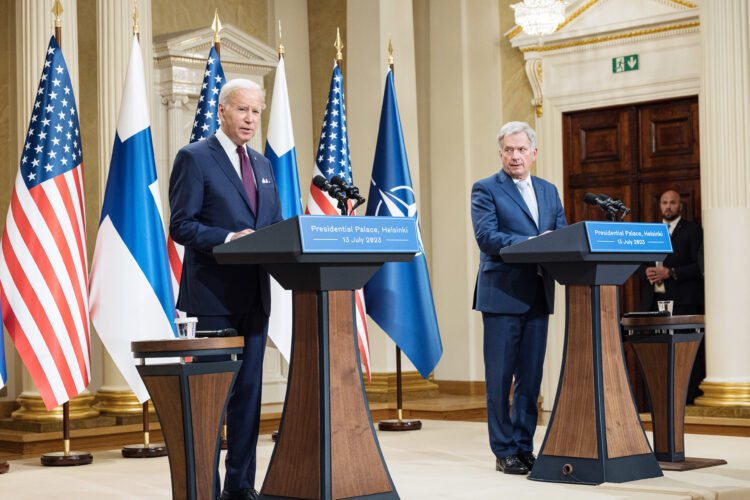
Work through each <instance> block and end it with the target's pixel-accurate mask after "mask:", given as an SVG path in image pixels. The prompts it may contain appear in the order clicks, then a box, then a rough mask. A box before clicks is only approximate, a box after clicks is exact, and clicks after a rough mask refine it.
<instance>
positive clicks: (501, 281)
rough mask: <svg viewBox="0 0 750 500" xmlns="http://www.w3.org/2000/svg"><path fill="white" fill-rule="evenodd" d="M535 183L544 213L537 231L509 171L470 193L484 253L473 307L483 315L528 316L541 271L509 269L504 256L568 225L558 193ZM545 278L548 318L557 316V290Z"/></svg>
mask: <svg viewBox="0 0 750 500" xmlns="http://www.w3.org/2000/svg"><path fill="white" fill-rule="evenodd" d="M531 179H532V180H531V184H532V186H533V187H534V193H535V194H536V200H537V205H538V208H539V227H538V228H537V226H536V224H534V219H533V218H532V217H531V212H529V208H528V207H527V206H526V202H525V201H524V200H523V197H522V196H521V193H520V192H519V191H518V188H517V187H516V185H515V184H514V183H513V179H512V178H511V177H509V176H508V174H506V173H505V171H504V170H500V172H498V173H497V174H495V175H492V176H490V177H488V178H486V179H482V180H480V181H477V182H476V183H475V184H474V187H473V188H472V190H471V222H472V224H473V225H474V237H475V238H476V240H477V244H478V245H479V250H480V256H479V272H478V273H477V282H476V287H475V288H474V304H473V307H474V309H476V310H478V311H482V312H488V313H495V314H523V313H525V312H527V311H528V310H529V308H530V307H531V306H532V305H533V304H534V300H535V298H536V293H537V290H536V289H537V283H538V279H537V271H538V266H537V265H536V264H506V263H504V262H503V261H502V259H501V258H500V250H501V249H502V248H504V247H507V246H510V245H514V244H516V243H521V242H522V241H526V240H528V239H529V238H530V237H531V236H538V235H540V234H542V233H544V232H545V231H548V230H555V229H560V228H561V227H565V226H567V225H568V223H567V222H566V220H565V212H563V208H562V203H561V202H560V196H559V195H558V193H557V188H556V187H555V186H554V185H553V184H551V183H549V182H547V181H545V180H543V179H540V178H539V177H533V176H532V178H531ZM542 278H543V283H544V292H545V297H546V299H547V308H548V311H547V312H549V313H552V312H553V308H554V290H555V284H554V281H553V280H552V278H551V277H550V276H549V275H548V274H547V273H544V272H543V273H542Z"/></svg>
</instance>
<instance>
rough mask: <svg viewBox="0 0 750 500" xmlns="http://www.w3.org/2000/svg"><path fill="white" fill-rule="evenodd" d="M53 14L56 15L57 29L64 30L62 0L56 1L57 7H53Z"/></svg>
mask: <svg viewBox="0 0 750 500" xmlns="http://www.w3.org/2000/svg"><path fill="white" fill-rule="evenodd" d="M52 13H53V14H54V15H55V28H62V19H61V18H60V16H62V13H63V6H62V4H61V3H60V0H55V5H53V6H52Z"/></svg>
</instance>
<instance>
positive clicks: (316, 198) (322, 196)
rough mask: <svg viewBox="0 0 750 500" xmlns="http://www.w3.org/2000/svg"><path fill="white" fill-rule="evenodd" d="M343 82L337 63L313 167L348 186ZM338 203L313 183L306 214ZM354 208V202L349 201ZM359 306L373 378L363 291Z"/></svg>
mask: <svg viewBox="0 0 750 500" xmlns="http://www.w3.org/2000/svg"><path fill="white" fill-rule="evenodd" d="M343 83H344V79H343V77H342V76H341V70H340V69H339V66H338V64H336V65H334V67H333V75H332V76H331V88H330V90H329V91H328V102H327V103H326V111H325V114H324V115H323V127H322V130H321V132H320V142H319V143H318V151H317V157H316V158H315V166H314V167H313V175H312V176H313V178H315V176H316V175H322V176H324V177H325V178H326V179H328V180H329V181H330V180H331V177H333V176H334V175H338V176H339V177H341V178H342V179H344V180H345V181H346V182H347V183H349V184H351V183H352V166H351V162H350V161H349V139H348V137H347V133H346V106H344V85H343ZM337 206H338V202H337V201H336V200H334V199H333V198H331V197H330V196H328V194H326V193H324V192H323V191H321V190H320V189H318V188H317V187H315V186H314V185H313V184H312V183H311V184H310V197H309V198H308V200H307V210H306V211H305V213H307V214H313V215H339V214H340V212H339V210H338V208H337ZM349 208H350V209H351V201H349ZM354 297H355V303H356V307H357V314H356V318H357V339H358V344H359V353H360V357H361V358H362V362H363V363H364V365H365V370H366V371H367V378H368V379H369V378H370V343H369V340H368V337H367V321H366V320H365V298H364V294H363V293H362V290H361V289H360V290H356V291H355V293H354Z"/></svg>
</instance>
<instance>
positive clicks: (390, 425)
mask: <svg viewBox="0 0 750 500" xmlns="http://www.w3.org/2000/svg"><path fill="white" fill-rule="evenodd" d="M421 428H422V422H421V421H420V420H381V421H380V422H378V429H379V430H381V431H418V430H419V429H421Z"/></svg>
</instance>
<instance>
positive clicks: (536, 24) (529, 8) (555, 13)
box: [511, 0, 568, 37]
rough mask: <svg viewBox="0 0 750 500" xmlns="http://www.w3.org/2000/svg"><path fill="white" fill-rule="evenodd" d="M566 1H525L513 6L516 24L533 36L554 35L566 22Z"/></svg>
mask: <svg viewBox="0 0 750 500" xmlns="http://www.w3.org/2000/svg"><path fill="white" fill-rule="evenodd" d="M567 4H568V2H567V1H564V0H523V2H519V3H516V4H513V5H511V8H512V9H513V10H514V11H515V12H516V24H518V25H519V26H520V27H521V28H522V29H523V31H524V33H527V34H529V35H531V36H539V37H541V36H543V35H549V34H551V33H554V32H555V30H556V29H557V27H558V26H559V25H560V23H562V22H563V21H564V20H565V7H566V5H567Z"/></svg>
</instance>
